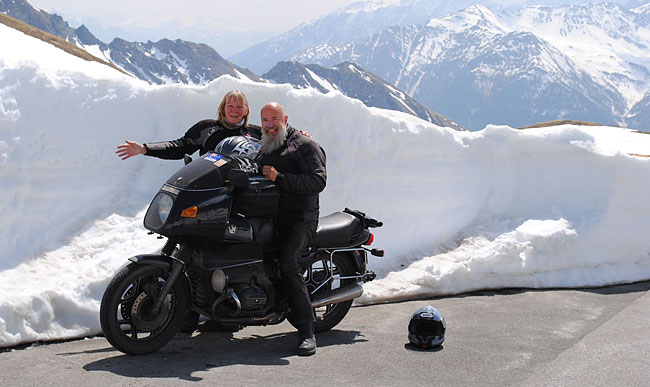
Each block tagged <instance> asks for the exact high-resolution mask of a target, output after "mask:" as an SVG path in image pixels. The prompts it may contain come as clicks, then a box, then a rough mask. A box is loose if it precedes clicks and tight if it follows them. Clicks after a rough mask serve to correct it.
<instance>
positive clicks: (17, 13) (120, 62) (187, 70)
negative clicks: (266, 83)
mask: <svg viewBox="0 0 650 387" xmlns="http://www.w3.org/2000/svg"><path fill="white" fill-rule="evenodd" d="M0 13H3V14H6V15H8V16H11V17H13V18H15V19H18V20H21V21H23V22H25V23H27V24H30V25H32V26H34V27H36V28H39V29H41V30H43V31H45V32H49V33H51V34H53V35H56V36H60V37H62V38H64V39H66V40H67V41H69V42H71V43H74V44H76V45H77V46H79V47H81V48H83V49H84V50H86V51H88V52H89V53H91V54H92V55H94V56H96V57H98V58H100V59H104V60H107V61H109V62H112V63H114V64H115V65H117V66H119V67H120V68H122V69H124V70H125V71H127V72H129V73H130V74H132V75H134V76H135V77H137V78H140V79H143V80H145V81H147V82H150V83H152V84H169V83H177V82H180V83H186V84H204V83H206V82H209V81H211V80H213V79H215V78H218V77H219V76H221V75H224V74H228V75H231V76H233V77H235V78H240V79H250V80H254V81H261V79H260V78H259V77H258V76H257V75H255V74H254V73H252V72H251V71H249V70H247V69H244V68H241V67H239V66H236V65H234V64H233V63H231V62H229V61H227V60H225V59H224V58H222V57H221V56H220V55H219V54H218V53H217V52H216V51H215V50H214V49H212V48H211V47H210V46H208V45H205V44H198V43H193V42H187V41H184V40H180V39H177V40H173V41H172V40H169V39H162V40H159V41H157V42H151V41H148V42H146V43H140V42H128V41H125V40H122V39H119V38H116V39H114V40H113V41H112V42H111V43H109V44H106V43H104V42H102V41H100V40H99V39H97V38H96V37H95V36H94V35H93V34H92V33H91V32H90V31H89V30H88V29H87V28H86V27H85V26H83V25H82V26H80V27H79V28H77V29H74V28H72V27H70V26H69V25H68V23H67V22H65V21H64V20H63V19H62V18H61V17H60V16H58V15H50V14H49V13H47V12H44V11H42V10H37V9H34V8H33V7H32V6H31V5H30V4H29V3H28V2H27V1H25V0H0Z"/></svg>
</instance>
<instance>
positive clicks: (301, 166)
mask: <svg viewBox="0 0 650 387" xmlns="http://www.w3.org/2000/svg"><path fill="white" fill-rule="evenodd" d="M261 117H262V145H261V148H260V152H259V154H258V157H257V161H258V163H259V164H260V165H262V174H263V175H264V176H265V177H266V178H268V179H269V180H271V181H273V182H275V184H276V185H277V186H278V188H279V189H280V203H279V215H278V217H277V218H276V229H277V230H278V236H279V243H280V244H279V249H280V272H281V274H282V279H283V282H284V287H285V291H286V293H287V298H288V300H289V306H290V307H291V314H292V317H293V323H294V324H295V325H296V327H297V328H298V349H297V353H298V355H300V356H309V355H313V354H314V353H316V337H315V335H314V315H313V312H312V308H311V302H310V300H309V292H308V291H307V286H306V285H305V282H304V281H303V278H302V274H301V273H300V267H299V265H298V258H300V255H301V253H302V252H303V251H304V249H305V248H306V247H307V245H308V244H309V241H310V240H311V238H312V237H313V236H314V233H315V232H316V226H317V225H318V210H319V203H318V194H319V193H320V192H321V191H322V190H323V189H324V188H325V184H326V182H327V172H326V169H325V151H323V149H322V148H321V147H320V145H318V144H317V143H316V142H315V141H314V140H313V139H311V138H309V137H307V136H303V135H301V134H300V132H299V131H298V130H296V129H294V128H293V127H291V126H289V125H287V118H288V116H286V115H285V114H284V107H282V105H280V104H279V103H277V102H270V103H267V104H266V105H264V106H263V107H262V111H261Z"/></svg>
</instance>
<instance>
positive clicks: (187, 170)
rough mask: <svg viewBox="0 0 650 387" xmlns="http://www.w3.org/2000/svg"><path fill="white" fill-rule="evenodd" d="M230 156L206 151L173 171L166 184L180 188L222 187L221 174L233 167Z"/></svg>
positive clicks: (222, 179) (224, 174)
mask: <svg viewBox="0 0 650 387" xmlns="http://www.w3.org/2000/svg"><path fill="white" fill-rule="evenodd" d="M231 160H232V158H231V157H229V156H226V155H222V154H219V153H216V152H208V153H206V154H204V155H202V156H201V157H199V158H198V159H196V160H193V161H192V162H191V163H189V164H187V165H185V166H184V167H183V168H181V169H179V170H178V171H176V173H174V174H173V175H172V176H171V177H170V178H169V179H167V184H169V185H172V186H174V187H178V188H181V189H190V190H195V189H214V188H221V187H224V186H225V185H226V184H225V183H224V178H223V176H226V173H227V172H228V170H229V169H231V168H233V166H232V165H231V163H230V161H231Z"/></svg>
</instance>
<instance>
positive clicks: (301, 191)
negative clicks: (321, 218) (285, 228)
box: [256, 126, 327, 221]
mask: <svg viewBox="0 0 650 387" xmlns="http://www.w3.org/2000/svg"><path fill="white" fill-rule="evenodd" d="M256 161H257V162H258V163H259V164H260V166H264V165H271V166H273V167H275V169H276V170H277V171H278V177H277V178H276V180H275V184H276V185H277V186H278V188H279V189H280V203H279V214H278V218H279V219H283V218H284V219H294V220H311V221H318V211H319V201H318V194H319V193H320V192H321V191H322V190H323V189H325V185H326V183H327V170H326V167H325V164H326V157H325V151H324V150H323V148H321V146H320V145H318V143H317V142H316V141H314V140H313V139H311V138H309V137H307V136H304V135H302V134H300V132H299V131H297V130H296V129H294V128H293V127H291V126H289V127H287V139H286V141H285V142H284V144H282V146H281V147H280V148H279V149H276V150H275V151H273V152H271V153H270V154H262V153H260V154H259V155H258V157H257V160H256Z"/></svg>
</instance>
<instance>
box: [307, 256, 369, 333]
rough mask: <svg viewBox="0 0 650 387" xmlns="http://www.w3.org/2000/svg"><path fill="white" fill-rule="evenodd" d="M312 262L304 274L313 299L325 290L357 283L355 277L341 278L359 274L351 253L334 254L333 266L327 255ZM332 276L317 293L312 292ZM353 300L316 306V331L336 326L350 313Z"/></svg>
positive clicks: (327, 329) (323, 330)
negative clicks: (330, 265)
mask: <svg viewBox="0 0 650 387" xmlns="http://www.w3.org/2000/svg"><path fill="white" fill-rule="evenodd" d="M319 258H321V259H317V260H315V261H314V262H312V263H311V265H310V266H309V268H308V269H307V270H306V271H305V273H304V274H303V278H304V280H305V283H306V284H307V289H308V291H309V293H310V297H311V299H312V300H313V299H314V298H316V297H318V296H319V295H321V294H322V293H324V292H329V291H332V290H335V289H338V288H342V287H345V286H348V285H352V284H354V283H355V280H354V279H340V278H341V277H351V276H355V275H357V273H356V270H355V268H354V264H353V263H352V262H350V259H353V258H352V257H351V256H350V255H349V254H347V253H346V254H343V253H339V254H334V256H333V259H332V263H333V265H332V267H331V268H330V267H329V261H328V259H327V257H324V256H321V257H319ZM330 275H331V276H333V277H334V279H331V280H329V281H328V282H327V283H326V284H325V285H324V286H323V287H321V289H320V290H318V291H317V292H316V293H313V294H312V292H313V291H314V290H315V289H316V288H317V287H318V286H321V285H322V284H323V282H326V281H327V280H328V278H329V277H330ZM352 302H353V300H349V301H344V302H339V303H336V304H328V305H325V306H321V307H318V308H314V318H315V321H314V331H316V332H325V331H329V330H330V329H332V328H334V327H335V326H336V325H337V324H338V323H340V322H341V320H343V318H344V317H345V315H347V314H348V311H349V310H350V307H351V306H352Z"/></svg>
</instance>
